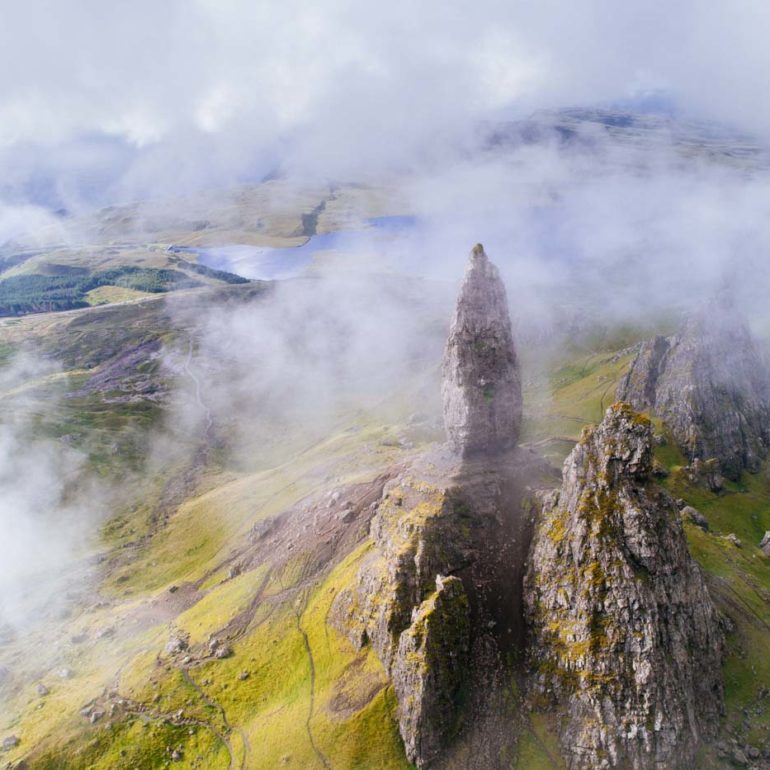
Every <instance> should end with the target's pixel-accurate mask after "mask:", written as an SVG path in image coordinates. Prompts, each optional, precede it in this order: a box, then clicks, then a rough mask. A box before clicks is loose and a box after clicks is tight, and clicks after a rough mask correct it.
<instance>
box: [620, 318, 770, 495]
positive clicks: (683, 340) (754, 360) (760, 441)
mask: <svg viewBox="0 0 770 770" xmlns="http://www.w3.org/2000/svg"><path fill="white" fill-rule="evenodd" d="M768 383H770V376H769V375H768V371H767V369H766V367H765V365H764V362H763V361H762V359H761V357H760V355H759V353H758V351H757V348H756V345H755V343H754V340H753V339H752V337H751V334H750V332H749V330H748V328H747V327H746V325H745V324H744V323H743V321H742V320H741V319H740V317H739V316H738V315H737V314H736V312H735V311H734V310H733V309H731V308H730V307H727V306H725V304H724V303H721V304H719V303H716V304H714V305H713V306H712V307H710V308H708V309H707V310H706V311H705V312H703V313H702V314H701V315H700V316H698V317H696V318H691V319H689V320H688V321H687V322H686V323H685V324H684V325H683V327H682V329H681V330H680V331H679V333H678V334H675V335H673V336H671V337H656V338H654V339H653V340H650V341H649V342H646V343H645V344H644V345H643V346H642V349H641V350H640V351H639V354H638V355H637V357H636V359H635V360H634V362H633V363H632V365H631V368H630V370H629V371H628V373H627V375H626V376H625V377H624V379H623V381H622V382H621V383H620V386H619V388H618V392H617V397H618V399H620V400H622V401H627V402H628V403H630V404H631V405H632V406H633V407H634V408H635V409H640V410H644V411H653V412H655V413H656V414H657V415H659V416H660V417H662V418H663V419H664V420H665V421H666V423H667V424H668V426H669V427H670V429H671V431H672V433H673V435H674V438H675V439H676V441H677V443H678V444H679V445H680V446H681V448H682V450H683V451H684V453H685V454H686V455H687V456H688V457H689V458H690V459H691V460H696V459H697V460H709V459H712V458H714V459H716V461H717V463H718V465H719V468H720V470H721V472H722V473H723V474H724V475H725V476H727V477H728V478H730V479H733V480H737V479H738V478H739V477H740V475H741V472H742V471H743V470H744V469H747V470H749V471H756V470H758V468H759V463H760V461H761V459H762V458H764V457H765V456H766V454H767V450H768V446H770V392H769V391H768Z"/></svg>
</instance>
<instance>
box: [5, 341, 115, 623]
mask: <svg viewBox="0 0 770 770" xmlns="http://www.w3.org/2000/svg"><path fill="white" fill-rule="evenodd" d="M55 374H56V367H55V365H54V364H52V362H51V361H50V360H45V359H42V358H40V357H39V356H35V355H34V354H31V353H20V354H18V355H16V356H15V357H14V358H13V359H12V360H11V361H10V362H9V363H8V364H6V365H5V366H4V367H3V368H2V369H0V394H1V395H2V398H3V400H4V402H5V403H6V404H7V405H8V406H9V407H10V408H4V409H3V411H2V420H0V526H1V527H2V531H3V559H2V569H0V634H2V635H3V636H5V635H6V634H10V635H11V636H15V635H17V634H20V633H24V632H26V631H27V630H28V629H29V628H31V627H33V626H35V625H36V624H37V623H39V622H40V621H42V620H45V619H50V618H51V617H61V616H62V613H66V608H67V604H68V601H67V597H66V596H65V593H66V591H67V590H77V591H80V590H84V589H85V585H84V583H83V577H84V568H85V567H86V566H87V565H84V563H83V562H82V559H83V558H84V557H86V556H88V555H89V554H90V553H92V552H93V551H92V549H93V547H94V544H95V540H94V535H95V532H96V529H97V525H98V522H99V521H100V520H101V518H102V517H103V515H104V511H105V502H106V497H105V496H104V490H103V489H100V485H99V483H98V482H97V480H96V479H94V478H93V477H92V476H90V475H89V474H88V472H87V468H86V458H85V456H84V455H83V454H82V453H80V452H78V451H77V450H76V449H74V448H72V447H69V446H67V445H66V444H65V443H63V442H62V441H57V440H55V439H53V438H46V437H45V436H43V435H41V432H40V430H39V429H38V425H39V421H40V419H41V417H44V416H45V413H47V414H51V413H52V412H54V411H55V409H56V399H55V398H52V397H50V396H49V397H48V398H47V399H46V401H45V405H44V406H42V407H41V402H40V399H39V394H35V392H34V389H35V387H39V385H40V383H41V381H43V380H45V379H46V378H48V377H51V376H55Z"/></svg>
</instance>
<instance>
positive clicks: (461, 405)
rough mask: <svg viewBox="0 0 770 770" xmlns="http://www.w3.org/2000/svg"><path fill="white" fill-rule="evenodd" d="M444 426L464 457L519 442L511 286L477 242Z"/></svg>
mask: <svg viewBox="0 0 770 770" xmlns="http://www.w3.org/2000/svg"><path fill="white" fill-rule="evenodd" d="M441 393H442V397H443V401H444V425H445V427H446V431H447V435H448V438H449V441H450V443H451V445H452V446H453V447H454V449H455V451H456V452H458V453H460V454H461V455H463V456H470V455H473V454H478V453H485V452H486V453H490V452H491V453H494V452H499V451H503V450H506V449H510V448H512V447H514V446H516V442H517V439H518V434H519V427H520V425H521V382H520V380H519V369H518V363H517V360H516V352H515V350H514V346H513V336H512V333H511V321H510V318H509V315H508V300H507V298H506V293H505V286H504V285H503V282H502V280H501V279H500V274H499V272H498V270H497V268H496V267H495V266H494V265H493V264H492V263H491V262H490V261H489V259H488V257H487V255H486V254H485V253H484V249H483V247H482V246H481V245H480V244H477V245H476V246H475V247H474V248H473V251H472V252H471V256H470V261H469V263H468V268H467V271H466V273H465V280H464V281H463V284H462V288H461V289H460V295H459V297H458V299H457V307H456V309H455V314H454V318H453V319H452V325H451V327H450V331H449V338H448V340H447V344H446V350H445V352H444V364H443V381H442V389H441Z"/></svg>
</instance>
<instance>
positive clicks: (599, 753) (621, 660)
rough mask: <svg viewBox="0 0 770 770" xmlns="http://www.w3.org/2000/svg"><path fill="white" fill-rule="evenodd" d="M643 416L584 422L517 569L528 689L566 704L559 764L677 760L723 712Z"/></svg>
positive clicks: (694, 587)
mask: <svg viewBox="0 0 770 770" xmlns="http://www.w3.org/2000/svg"><path fill="white" fill-rule="evenodd" d="M651 446H652V426H651V423H650V422H649V420H647V419H646V418H645V417H643V416H641V415H639V414H637V413H635V412H634V411H633V410H632V409H631V408H630V407H629V406H628V405H625V404H616V405H614V406H613V407H611V408H610V409H609V410H608V411H607V414H606V416H605V418H604V421H603V422H602V423H601V425H600V426H599V427H597V428H594V429H586V431H585V432H584V434H583V437H582V438H581V440H580V442H579V443H578V444H577V446H576V447H575V449H574V450H573V451H572V453H571V454H570V456H569V457H568V458H567V460H566V462H565V464H564V472H563V477H564V478H563V485H562V488H561V490H560V491H559V492H557V493H553V494H552V495H551V496H550V498H548V499H547V500H546V503H545V505H544V508H543V511H542V515H541V518H540V520H539V522H538V525H537V527H536V532H535V538H534V541H533V546H532V553H531V558H530V565H529V571H528V574H527V580H526V594H525V596H526V602H527V613H528V620H529V622H530V627H531V639H530V645H531V646H530V656H531V661H532V665H533V668H534V670H535V672H536V673H535V674H534V675H533V682H532V686H533V690H534V693H536V694H537V696H538V697H539V699H540V700H541V701H542V702H544V703H545V704H549V705H551V706H555V705H558V706H559V707H560V709H563V710H564V711H565V712H566V721H565V722H564V726H563V730H562V746H563V751H564V754H565V757H566V758H567V760H568V766H569V768H570V770H578V769H579V770H588V769H589V768H591V770H594V769H596V768H613V767H632V768H634V770H648V769H649V770H651V769H652V768H657V769H658V770H659V769H660V768H664V767H665V768H684V767H687V766H688V765H689V763H691V762H692V760H693V758H694V755H695V751H696V748H697V746H698V744H699V741H700V740H701V739H702V738H704V737H709V736H711V735H712V734H713V732H714V730H715V726H716V723H717V720H718V717H719V714H720V711H721V709H722V703H723V694H722V684H721V674H720V665H721V657H722V648H723V641H722V634H721V630H720V626H719V622H718V616H717V612H716V610H715V608H714V605H713V603H712V601H711V598H710V596H709V593H708V591H707V588H706V585H705V583H704V580H703V577H702V575H701V572H700V570H699V568H698V567H697V565H696V564H695V562H694V561H693V560H692V558H691V557H690V554H689V552H688V549H687V543H686V540H685V536H684V532H683V530H682V526H681V523H680V518H679V514H678V511H677V507H676V505H675V503H674V501H673V499H672V498H671V497H670V496H669V495H668V493H666V492H665V491H664V490H662V489H660V488H659V487H658V486H656V485H655V484H654V483H652V480H651V472H652V450H651Z"/></svg>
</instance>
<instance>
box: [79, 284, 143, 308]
mask: <svg viewBox="0 0 770 770" xmlns="http://www.w3.org/2000/svg"><path fill="white" fill-rule="evenodd" d="M151 296H152V294H151V293H150V292H146V291H137V290H136V289H125V288H123V287H121V286H99V287H98V288H96V289H91V291H89V292H87V293H86V302H88V304H89V305H111V304H113V303H116V302H131V301H132V300H136V299H145V298H147V297H151Z"/></svg>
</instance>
